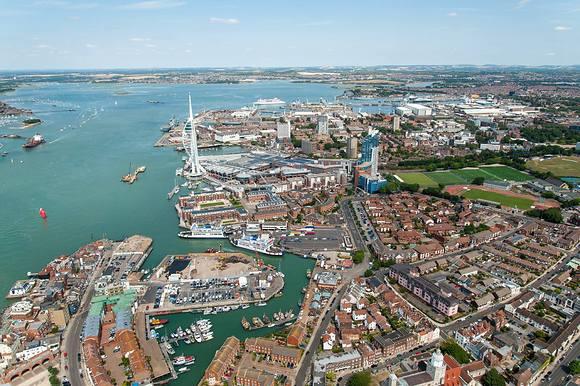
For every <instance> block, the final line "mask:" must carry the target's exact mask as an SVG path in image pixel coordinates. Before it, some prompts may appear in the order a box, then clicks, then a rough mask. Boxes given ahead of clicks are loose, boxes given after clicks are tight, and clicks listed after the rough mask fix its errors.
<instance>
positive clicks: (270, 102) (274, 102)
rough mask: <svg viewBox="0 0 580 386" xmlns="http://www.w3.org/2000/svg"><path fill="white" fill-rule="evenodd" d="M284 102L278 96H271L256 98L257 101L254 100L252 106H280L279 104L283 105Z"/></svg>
mask: <svg viewBox="0 0 580 386" xmlns="http://www.w3.org/2000/svg"><path fill="white" fill-rule="evenodd" d="M285 104H286V102H284V101H283V100H282V99H279V98H272V99H258V100H257V101H255V102H254V106H256V107H260V106H281V105H285Z"/></svg>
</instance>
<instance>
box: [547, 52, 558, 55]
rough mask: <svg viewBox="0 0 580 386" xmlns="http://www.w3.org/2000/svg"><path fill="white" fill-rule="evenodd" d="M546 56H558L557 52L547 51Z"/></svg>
mask: <svg viewBox="0 0 580 386" xmlns="http://www.w3.org/2000/svg"><path fill="white" fill-rule="evenodd" d="M546 56H556V53H555V52H546Z"/></svg>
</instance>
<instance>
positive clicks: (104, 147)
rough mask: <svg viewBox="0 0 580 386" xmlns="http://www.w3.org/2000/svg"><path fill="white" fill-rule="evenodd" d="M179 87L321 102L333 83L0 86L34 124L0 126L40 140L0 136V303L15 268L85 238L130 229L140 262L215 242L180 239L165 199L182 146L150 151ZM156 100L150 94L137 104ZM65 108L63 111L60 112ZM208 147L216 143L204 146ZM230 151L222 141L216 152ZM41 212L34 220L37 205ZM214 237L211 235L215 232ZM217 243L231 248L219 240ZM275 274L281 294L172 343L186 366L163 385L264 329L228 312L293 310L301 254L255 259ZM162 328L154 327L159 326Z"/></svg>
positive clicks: (235, 102)
mask: <svg viewBox="0 0 580 386" xmlns="http://www.w3.org/2000/svg"><path fill="white" fill-rule="evenodd" d="M188 92H191V95H192V102H193V104H194V109H195V110H196V111H201V110H204V109H212V108H235V107H241V106H244V105H250V104H251V103H252V102H253V101H255V100H257V99H258V98H273V97H278V98H281V99H283V100H285V101H292V100H296V99H301V100H303V101H304V100H306V99H309V100H311V101H316V100H318V99H319V98H325V99H326V100H329V101H330V100H333V99H334V97H335V96H337V95H339V94H340V93H341V90H339V89H336V88H332V87H331V86H330V85H323V84H299V83H290V82H257V83H252V84H235V85H224V84H212V85H139V84H106V85H105V84H92V83H82V84H76V83H41V84H33V85H31V86H24V87H21V88H18V89H17V90H16V91H14V92H10V93H6V94H2V95H0V99H1V100H3V101H5V102H7V103H9V104H10V105H13V106H16V107H21V108H26V109H31V110H32V111H34V112H35V113H36V116H38V118H40V119H42V121H43V123H42V124H41V125H39V126H36V127H33V128H29V129H20V124H19V121H10V120H8V121H3V122H1V123H0V133H2V134H12V133H14V134H20V135H22V136H25V137H28V136H31V135H33V134H34V133H36V132H39V133H41V134H42V135H44V137H45V139H46V142H47V143H46V144H43V145H41V146H39V147H37V148H35V149H32V150H29V151H25V150H24V149H22V148H21V145H22V143H23V141H22V140H16V139H0V142H2V143H3V144H4V145H5V146H4V148H3V151H7V152H8V153H9V154H8V156H7V157H4V158H0V219H1V221H0V264H1V267H2V269H0V294H2V296H1V297H0V306H2V307H5V306H7V305H8V302H7V301H6V300H5V299H4V297H3V295H4V294H6V293H7V291H8V290H9V288H10V285H11V284H12V283H13V282H14V281H15V280H16V279H19V278H23V277H25V275H26V272H27V271H33V272H35V271H37V270H39V269H40V268H41V267H42V266H43V265H44V264H46V263H47V262H48V261H50V260H51V259H53V258H54V257H56V256H58V255H60V254H68V253H71V252H73V251H74V250H75V249H77V248H78V247H80V246H82V245H84V244H86V243H88V242H90V241H91V240H94V239H98V238H102V237H108V238H111V239H122V238H123V237H125V236H129V235H132V234H143V235H146V236H150V237H153V239H154V249H153V252H152V254H151V256H150V257H149V259H148V260H147V261H146V263H145V268H148V267H152V266H155V265H156V264H157V263H158V262H159V261H160V260H161V259H162V258H163V256H165V255H167V254H177V253H187V252H194V251H203V250H205V249H207V248H210V247H217V246H218V245H217V244H218V243H219V242H220V241H216V240H183V239H179V238H178V237H177V236H176V234H177V232H178V231H179V229H178V226H177V216H176V214H175V210H174V208H173V203H172V202H171V201H168V200H167V192H168V191H169V190H171V188H172V187H173V185H174V178H175V177H174V176H175V172H174V171H175V168H177V167H179V166H180V164H181V157H182V153H177V152H175V151H174V150H173V149H164V148H153V144H154V142H155V141H156V140H157V139H158V137H159V135H160V131H159V128H160V127H161V126H162V125H163V124H164V123H166V122H167V120H168V119H169V118H170V117H171V116H173V115H175V116H176V117H177V118H182V117H183V116H184V115H185V113H186V111H185V110H186V103H187V93H188ZM148 101H159V102H160V103H149V102H148ZM69 110H73V111H69ZM207 151H208V152H213V154H219V153H215V152H218V151H220V150H207ZM226 151H231V149H226ZM130 165H132V167H133V168H134V167H136V166H140V165H146V166H147V171H146V172H145V173H144V174H142V175H140V176H139V180H138V181H137V182H136V183H135V184H133V185H128V184H123V183H121V182H120V177H121V176H122V175H124V174H126V173H127V172H128V170H129V167H130ZM40 207H42V208H44V209H45V210H46V212H47V215H48V219H47V220H46V221H43V220H42V219H41V218H40V217H39V215H38V210H39V208H40ZM221 242H223V240H222V241H221ZM224 249H225V250H234V248H233V247H231V246H230V245H227V244H226V245H224ZM265 261H266V262H267V263H271V264H273V265H275V266H280V268H281V270H282V272H284V273H285V275H286V287H285V289H284V295H283V296H282V297H279V298H275V299H273V300H272V301H270V302H269V304H268V306H266V307H252V308H249V309H247V310H237V311H233V312H229V313H225V314H218V315H212V316H210V319H211V320H212V322H213V324H214V326H215V328H214V330H215V339H214V340H212V341H210V342H206V343H202V344H193V345H191V346H185V345H182V346H181V347H180V348H179V349H178V350H176V351H177V353H181V351H183V352H184V353H186V354H194V355H195V356H196V358H197V361H196V364H195V365H194V366H192V370H193V371H191V372H188V373H185V374H184V375H182V376H181V377H180V379H178V380H177V381H175V382H174V383H172V384H175V385H185V384H188V385H191V384H194V383H195V382H196V381H197V380H199V378H200V377H201V375H202V371H203V369H204V368H205V366H207V364H208V363H209V362H210V361H211V359H212V357H213V354H214V352H215V350H216V349H217V348H219V346H220V345H221V344H222V343H223V341H224V340H225V338H226V337H227V336H229V335H232V334H234V335H236V336H238V337H240V338H243V337H246V336H249V335H253V336H255V335H261V334H264V333H267V332H268V330H271V329H263V330H257V331H253V332H245V331H243V329H242V327H241V324H240V322H239V321H240V319H241V317H242V316H244V315H245V316H246V317H247V318H250V317H252V316H261V315H262V314H263V313H266V314H268V315H269V316H271V315H272V313H273V312H277V311H279V310H284V311H285V310H287V309H288V308H290V307H294V308H295V309H296V308H297V303H298V301H300V298H301V293H300V289H301V288H302V287H303V286H304V285H305V283H306V277H305V271H306V269H307V268H311V267H312V262H310V261H307V260H305V259H302V258H300V257H297V256H292V255H285V256H283V257H281V258H267V257H266V258H265ZM196 317H199V316H198V315H197V314H181V315H175V316H172V317H171V323H170V324H169V326H168V330H174V329H175V328H176V327H177V325H179V324H181V325H182V326H185V325H186V324H187V325H188V324H190V323H191V321H193V320H194V318H196ZM161 331H162V330H161Z"/></svg>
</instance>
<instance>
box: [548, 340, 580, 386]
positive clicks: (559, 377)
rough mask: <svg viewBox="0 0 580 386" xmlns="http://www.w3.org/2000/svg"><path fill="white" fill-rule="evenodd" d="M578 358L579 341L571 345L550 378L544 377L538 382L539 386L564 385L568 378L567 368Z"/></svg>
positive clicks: (579, 353) (579, 356)
mask: <svg viewBox="0 0 580 386" xmlns="http://www.w3.org/2000/svg"><path fill="white" fill-rule="evenodd" d="M578 358H580V341H578V340H576V342H575V343H574V344H573V345H572V349H571V350H569V351H568V352H567V354H566V355H564V357H563V359H562V360H560V361H559V362H558V364H557V365H556V367H555V368H554V370H552V374H551V376H550V377H546V378H544V379H543V380H542V382H540V385H541V386H560V385H564V384H565V383H566V377H568V373H567V367H568V365H569V364H570V362H572V361H573V360H574V359H578Z"/></svg>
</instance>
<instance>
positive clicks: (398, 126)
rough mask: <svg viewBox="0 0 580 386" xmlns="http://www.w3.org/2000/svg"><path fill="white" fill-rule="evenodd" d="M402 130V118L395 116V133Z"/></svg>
mask: <svg viewBox="0 0 580 386" xmlns="http://www.w3.org/2000/svg"><path fill="white" fill-rule="evenodd" d="M399 130H401V117H399V116H398V115H395V116H394V117H393V131H399Z"/></svg>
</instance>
